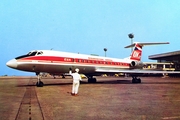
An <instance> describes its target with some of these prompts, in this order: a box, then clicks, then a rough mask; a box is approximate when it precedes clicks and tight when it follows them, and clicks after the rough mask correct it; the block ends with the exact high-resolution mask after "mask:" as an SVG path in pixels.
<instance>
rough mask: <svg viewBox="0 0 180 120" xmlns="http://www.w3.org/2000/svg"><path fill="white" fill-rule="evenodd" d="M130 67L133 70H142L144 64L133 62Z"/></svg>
mask: <svg viewBox="0 0 180 120" xmlns="http://www.w3.org/2000/svg"><path fill="white" fill-rule="evenodd" d="M130 66H131V67H133V68H142V67H143V66H144V64H143V62H141V61H132V62H131V64H130Z"/></svg>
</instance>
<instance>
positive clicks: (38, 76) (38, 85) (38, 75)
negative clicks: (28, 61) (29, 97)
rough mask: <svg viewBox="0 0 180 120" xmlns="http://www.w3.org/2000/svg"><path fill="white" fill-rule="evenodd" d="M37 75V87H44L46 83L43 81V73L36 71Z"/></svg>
mask: <svg viewBox="0 0 180 120" xmlns="http://www.w3.org/2000/svg"><path fill="white" fill-rule="evenodd" d="M36 75H37V78H38V79H37V83H36V86H37V87H43V86H44V83H43V82H42V81H41V75H40V73H36Z"/></svg>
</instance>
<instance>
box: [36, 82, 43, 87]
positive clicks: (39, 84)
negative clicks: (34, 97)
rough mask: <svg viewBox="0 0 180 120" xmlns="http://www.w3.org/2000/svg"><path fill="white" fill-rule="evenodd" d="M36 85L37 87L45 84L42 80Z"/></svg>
mask: <svg viewBox="0 0 180 120" xmlns="http://www.w3.org/2000/svg"><path fill="white" fill-rule="evenodd" d="M36 86H37V87H43V86H44V83H43V82H42V81H40V82H39V83H38V82H37V83H36Z"/></svg>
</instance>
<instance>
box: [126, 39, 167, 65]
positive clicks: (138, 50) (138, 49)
mask: <svg viewBox="0 0 180 120" xmlns="http://www.w3.org/2000/svg"><path fill="white" fill-rule="evenodd" d="M158 44H169V42H153V43H134V44H132V45H129V46H126V47H125V48H130V47H134V46H135V47H134V50H133V51H132V53H131V56H130V60H134V61H141V56H142V47H143V46H145V45H158Z"/></svg>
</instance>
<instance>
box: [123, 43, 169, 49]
mask: <svg viewBox="0 0 180 120" xmlns="http://www.w3.org/2000/svg"><path fill="white" fill-rule="evenodd" d="M136 44H138V45H140V46H142V47H143V46H145V45H159V44H169V42H150V43H138V42H135V43H133V44H131V45H128V46H126V47H125V48H131V47H134V46H135V45H136Z"/></svg>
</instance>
